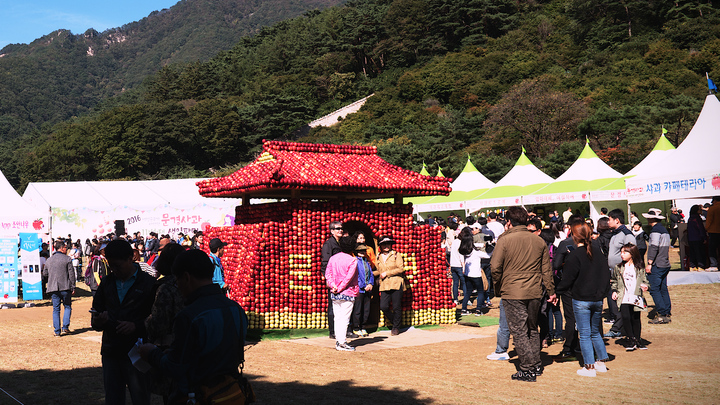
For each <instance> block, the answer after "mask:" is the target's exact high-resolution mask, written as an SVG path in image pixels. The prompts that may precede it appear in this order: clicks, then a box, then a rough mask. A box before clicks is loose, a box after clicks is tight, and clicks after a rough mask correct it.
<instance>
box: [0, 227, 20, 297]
mask: <svg viewBox="0 0 720 405" xmlns="http://www.w3.org/2000/svg"><path fill="white" fill-rule="evenodd" d="M17 259H18V239H17V238H0V303H7V302H17V301H18V274H17V264H18V260H17Z"/></svg>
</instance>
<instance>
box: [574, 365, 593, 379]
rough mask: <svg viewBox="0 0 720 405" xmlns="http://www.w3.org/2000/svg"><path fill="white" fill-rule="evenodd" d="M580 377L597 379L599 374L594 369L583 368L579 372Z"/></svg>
mask: <svg viewBox="0 0 720 405" xmlns="http://www.w3.org/2000/svg"><path fill="white" fill-rule="evenodd" d="M577 373H578V375H581V376H583V377H597V373H596V372H595V369H594V368H585V367H583V368H581V369H580V370H578V371H577Z"/></svg>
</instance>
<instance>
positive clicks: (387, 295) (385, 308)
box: [373, 236, 405, 336]
mask: <svg viewBox="0 0 720 405" xmlns="http://www.w3.org/2000/svg"><path fill="white" fill-rule="evenodd" d="M394 244H395V240H394V239H393V238H392V237H390V236H383V237H382V238H380V241H379V242H378V245H379V247H380V254H379V255H378V257H377V269H376V270H375V271H373V275H374V276H375V277H379V278H380V310H381V311H382V312H383V314H385V318H386V319H391V322H392V331H391V332H390V334H391V335H392V336H397V335H399V334H400V324H401V323H402V294H403V291H405V277H404V276H405V263H404V262H403V258H402V256H400V253H398V252H396V251H395V250H393V245H394ZM391 304H392V312H391V311H390V305H391Z"/></svg>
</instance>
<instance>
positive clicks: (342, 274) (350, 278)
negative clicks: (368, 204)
mask: <svg viewBox="0 0 720 405" xmlns="http://www.w3.org/2000/svg"><path fill="white" fill-rule="evenodd" d="M339 242H340V253H336V254H335V255H334V256H332V257H331V258H330V261H329V262H328V265H327V270H325V280H326V282H327V286H328V288H329V289H330V293H331V294H330V297H331V299H332V303H331V305H332V306H333V313H334V314H335V317H334V319H335V339H336V342H335V350H340V351H346V352H354V351H355V348H354V347H352V346H350V345H348V344H347V340H346V337H345V335H346V332H347V328H348V324H349V322H350V315H351V314H352V310H353V305H354V302H355V297H357V295H358V275H357V259H356V258H355V257H354V256H352V255H351V253H352V252H353V249H354V248H355V242H354V241H353V239H352V238H350V237H347V236H344V237H342V238H340V241H339Z"/></svg>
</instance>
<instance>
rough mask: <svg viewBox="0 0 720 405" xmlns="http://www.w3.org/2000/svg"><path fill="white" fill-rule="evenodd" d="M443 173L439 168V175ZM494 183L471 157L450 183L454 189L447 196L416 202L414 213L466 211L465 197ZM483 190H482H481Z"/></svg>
mask: <svg viewBox="0 0 720 405" xmlns="http://www.w3.org/2000/svg"><path fill="white" fill-rule="evenodd" d="M441 174H442V173H441V172H440V171H439V169H438V176H439V175H441ZM493 185H494V184H493V182H492V181H490V180H488V178H487V177H485V176H483V174H482V173H480V171H478V169H477V168H476V167H475V165H473V164H472V162H471V161H470V157H468V160H467V163H465V168H464V169H463V171H462V173H460V175H459V176H458V177H457V179H455V181H453V182H452V183H450V188H451V189H452V191H451V192H450V194H449V195H447V196H432V197H430V198H425V199H423V200H419V201H417V202H414V204H415V205H414V206H413V211H414V213H416V214H418V213H431V212H446V211H447V212H450V211H462V212H463V213H465V212H466V209H465V199H466V198H467V197H468V196H469V195H472V194H477V193H478V192H482V191H485V190H487V189H488V188H490V187H492V186H493ZM481 190H482V191H481Z"/></svg>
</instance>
